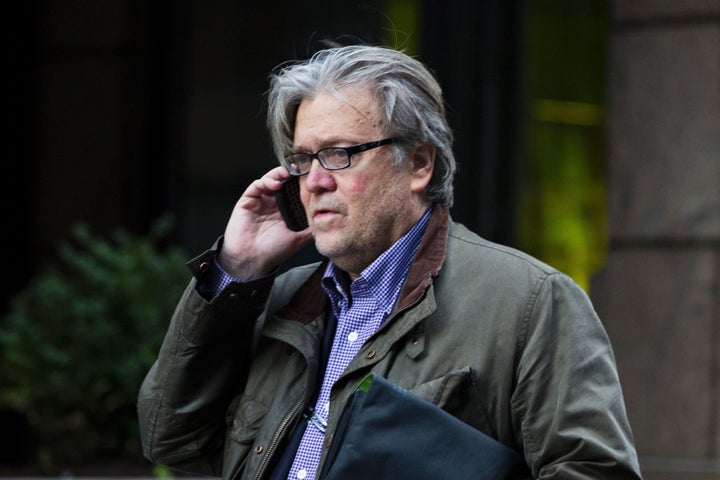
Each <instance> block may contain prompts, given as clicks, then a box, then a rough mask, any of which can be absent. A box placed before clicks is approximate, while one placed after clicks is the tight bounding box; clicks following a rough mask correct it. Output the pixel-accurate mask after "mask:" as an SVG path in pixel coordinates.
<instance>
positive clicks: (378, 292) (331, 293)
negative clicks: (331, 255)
mask: <svg viewBox="0 0 720 480" xmlns="http://www.w3.org/2000/svg"><path fill="white" fill-rule="evenodd" d="M431 213H432V206H431V207H430V208H428V209H427V211H426V212H425V213H424V214H423V216H422V217H421V218H420V220H418V222H417V223H416V224H415V225H413V227H412V228H411V229H410V230H408V232H407V233H406V234H405V235H403V236H402V237H400V238H399V239H398V240H397V241H396V242H395V243H394V244H393V245H392V246H391V247H390V248H388V249H387V250H385V251H384V252H383V253H382V254H381V255H380V256H379V257H378V258H376V259H375V260H374V261H373V262H372V263H371V264H370V265H368V266H367V267H366V268H365V270H363V271H362V273H361V274H360V276H359V277H358V278H357V279H356V280H355V281H354V282H352V283H349V277H348V276H347V274H346V273H345V272H344V271H342V270H341V269H340V268H339V267H338V266H337V265H335V264H334V263H333V262H329V263H328V265H327V268H326V269H325V273H324V275H323V279H322V284H323V288H324V289H325V291H326V292H327V293H328V297H330V300H331V302H332V304H333V308H334V309H336V311H337V306H338V305H337V303H338V302H339V301H340V299H341V298H344V299H345V300H346V301H347V302H348V304H349V303H350V301H351V300H352V296H353V295H356V294H357V293H358V292H367V294H372V295H373V296H374V297H375V300H376V301H377V303H378V305H380V306H381V307H382V309H383V310H385V311H386V313H389V312H390V311H391V310H392V308H393V307H394V305H395V301H396V300H397V296H398V294H399V293H400V288H401V287H402V284H403V283H404V282H405V278H406V277H407V274H408V271H409V270H410V265H411V264H412V260H413V258H414V257H415V254H416V253H417V251H418V248H419V247H420V243H421V241H422V238H423V234H424V232H425V227H426V226H427V224H428V220H429V219H430V215H431ZM338 293H339V294H340V296H339V295H338Z"/></svg>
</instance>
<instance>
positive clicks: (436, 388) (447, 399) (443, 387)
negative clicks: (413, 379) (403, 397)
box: [409, 367, 472, 410]
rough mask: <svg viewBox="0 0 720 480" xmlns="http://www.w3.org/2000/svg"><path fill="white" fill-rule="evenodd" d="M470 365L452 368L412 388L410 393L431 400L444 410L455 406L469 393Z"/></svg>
mask: <svg viewBox="0 0 720 480" xmlns="http://www.w3.org/2000/svg"><path fill="white" fill-rule="evenodd" d="M471 375H472V372H471V370H470V367H463V368H460V369H457V370H452V371H450V372H448V373H447V374H445V375H443V376H442V377H440V378H435V379H433V380H430V381H428V382H425V383H421V384H420V385H416V386H415V387H413V388H411V389H410V390H409V391H410V393H412V394H414V395H417V396H418V397H420V398H422V399H424V400H427V401H428V402H431V403H433V404H435V405H437V406H438V407H440V408H442V409H444V410H452V409H453V406H454V405H455V404H456V403H457V402H458V401H461V399H463V398H464V397H465V396H466V395H467V393H468V392H467V389H468V387H469V386H470V385H471Z"/></svg>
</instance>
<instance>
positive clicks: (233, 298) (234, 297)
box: [228, 292, 238, 300]
mask: <svg viewBox="0 0 720 480" xmlns="http://www.w3.org/2000/svg"><path fill="white" fill-rule="evenodd" d="M228 298H229V299H230V300H237V298H238V294H237V293H235V292H233V293H231V294H230V295H228Z"/></svg>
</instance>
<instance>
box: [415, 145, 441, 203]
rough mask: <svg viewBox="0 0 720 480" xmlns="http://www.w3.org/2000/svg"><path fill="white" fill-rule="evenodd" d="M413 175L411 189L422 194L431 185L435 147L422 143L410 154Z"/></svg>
mask: <svg viewBox="0 0 720 480" xmlns="http://www.w3.org/2000/svg"><path fill="white" fill-rule="evenodd" d="M410 160H411V165H410V167H411V174H412V180H411V181H410V189H411V190H412V191H413V192H415V193H422V192H424V191H425V188H426V187H427V186H428V184H429V183H430V179H431V178H432V174H433V168H434V167H435V145H433V144H431V143H421V144H420V145H418V146H417V147H415V148H414V149H413V151H412V152H410Z"/></svg>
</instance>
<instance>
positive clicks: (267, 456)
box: [253, 400, 303, 480]
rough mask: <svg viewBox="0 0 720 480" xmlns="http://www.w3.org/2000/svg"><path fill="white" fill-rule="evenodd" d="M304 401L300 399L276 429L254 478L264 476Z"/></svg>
mask: <svg viewBox="0 0 720 480" xmlns="http://www.w3.org/2000/svg"><path fill="white" fill-rule="evenodd" d="M302 405H303V402H302V400H300V401H299V402H298V403H296V404H295V406H294V407H293V409H292V410H290V413H288V414H287V415H286V416H285V418H284V419H283V421H282V422H281V423H280V426H279V427H278V429H277V430H276V431H275V435H273V438H272V440H271V441H270V444H269V445H268V448H267V450H266V451H265V455H264V456H263V458H262V459H261V460H260V464H259V465H258V468H257V470H256V472H255V475H254V476H253V480H259V479H260V478H261V477H262V474H263V473H264V470H265V467H266V466H267V462H268V460H269V459H270V457H271V456H272V452H273V451H274V450H275V448H276V447H277V444H278V443H279V442H280V437H281V436H282V434H283V432H284V431H285V429H286V428H287V426H288V424H289V423H290V421H291V420H292V419H293V418H295V416H296V415H297V413H298V412H299V411H300V409H301V408H302Z"/></svg>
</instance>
